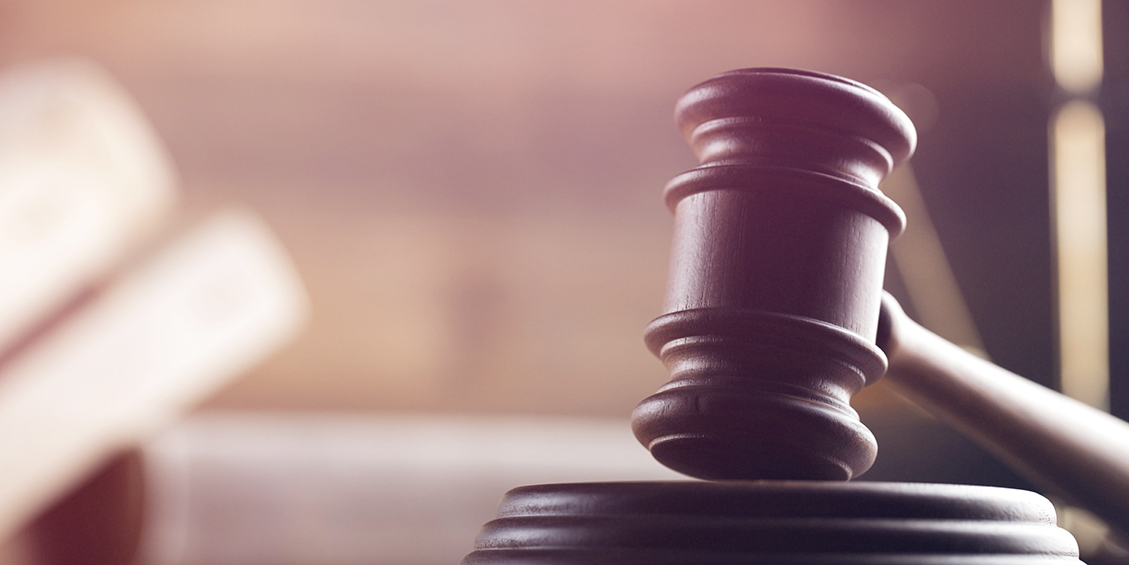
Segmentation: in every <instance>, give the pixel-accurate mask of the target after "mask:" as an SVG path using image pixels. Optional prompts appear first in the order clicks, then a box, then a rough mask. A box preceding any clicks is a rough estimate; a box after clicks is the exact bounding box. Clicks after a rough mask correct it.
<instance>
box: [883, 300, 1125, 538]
mask: <svg viewBox="0 0 1129 565" xmlns="http://www.w3.org/2000/svg"><path fill="white" fill-rule="evenodd" d="M878 346H879V347H880V348H882V350H883V351H885V352H886V356H887V357H888V359H889V361H890V368H889V370H888V371H887V373H886V376H885V379H886V380H887V381H888V382H889V384H890V385H891V386H892V388H894V389H895V390H896V391H897V392H899V393H900V394H902V395H903V396H905V397H906V398H908V399H910V400H912V401H913V402H914V403H916V404H918V405H919V406H921V407H922V408H924V409H925V410H927V411H928V412H930V413H931V414H933V415H934V416H936V417H938V418H939V419H941V420H943V421H945V422H947V423H948V424H950V425H952V426H953V427H954V428H956V429H958V430H959V431H961V432H962V433H964V434H965V435H967V436H968V437H969V438H970V439H972V440H973V441H975V442H977V443H979V444H980V445H981V446H982V447H984V448H985V449H987V450H989V451H991V452H992V453H994V454H995V455H997V456H998V457H1000V458H1001V459H1002V460H1003V461H1004V462H1006V463H1007V464H1008V465H1010V466H1011V467H1012V468H1013V469H1015V470H1016V471H1017V472H1019V473H1020V474H1022V475H1024V476H1025V477H1027V478H1028V479H1029V480H1031V481H1032V482H1034V483H1037V484H1040V485H1042V486H1044V487H1047V488H1049V489H1051V490H1052V491H1054V492H1056V493H1057V494H1059V495H1061V496H1063V497H1065V498H1066V499H1067V500H1069V501H1070V502H1072V503H1074V504H1077V505H1079V506H1081V507H1083V508H1086V509H1087V510H1089V511H1091V512H1093V513H1094V514H1096V515H1097V516H1099V517H1101V518H1102V519H1104V520H1105V521H1106V522H1107V523H1108V524H1109V525H1110V526H1112V527H1114V528H1115V529H1117V530H1118V531H1120V532H1121V533H1129V423H1126V422H1125V421H1123V420H1119V419H1117V418H1114V417H1113V416H1110V415H1109V414H1106V413H1105V412H1102V411H1100V410H1097V409H1094V408H1092V407H1090V406H1087V405H1085V404H1083V403H1081V402H1078V401H1076V400H1074V399H1071V398H1069V397H1066V396H1064V395H1062V394H1059V393H1057V392H1055V391H1052V390H1050V389H1048V388H1045V387H1043V386H1040V385H1038V384H1035V383H1033V382H1031V381H1029V380H1027V379H1025V378H1023V377H1020V376H1018V375H1016V374H1014V373H1011V372H1009V371H1007V370H1005V369H1003V368H1001V367H999V366H997V365H994V364H992V363H990V362H988V361H985V360H983V359H981V358H979V357H977V356H975V355H973V354H971V353H969V352H967V351H965V350H964V349H961V348H960V347H958V346H956V345H954V344H952V343H950V342H948V341H946V340H945V339H943V338H941V337H939V336H938V335H936V334H934V333H933V332H930V331H929V330H927V329H925V328H924V327H922V326H921V325H919V324H917V323H916V322H914V321H913V320H911V319H910V318H909V316H907V315H906V313H905V312H904V311H903V310H902V308H901V306H900V305H899V304H898V302H897V301H896V300H894V298H893V297H891V296H890V295H889V294H885V295H884V296H883V299H882V314H881V319H880V322H879V329H878Z"/></svg>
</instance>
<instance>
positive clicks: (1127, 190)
mask: <svg viewBox="0 0 1129 565" xmlns="http://www.w3.org/2000/svg"><path fill="white" fill-rule="evenodd" d="M1102 18H1103V25H1102V27H1103V30H1102V35H1103V42H1104V55H1103V56H1104V60H1105V74H1104V77H1103V82H1102V91H1101V98H1100V103H1101V108H1102V113H1103V114H1104V115H1105V121H1106V186H1107V189H1106V190H1107V196H1106V198H1107V210H1108V212H1107V214H1108V216H1107V217H1108V224H1109V227H1108V230H1109V340H1110V344H1109V345H1110V347H1109V353H1110V359H1109V361H1110V391H1109V392H1110V411H1111V412H1112V413H1113V414H1114V415H1116V416H1118V417H1120V418H1122V419H1129V3H1126V2H1124V1H1122V0H1105V1H1104V2H1102Z"/></svg>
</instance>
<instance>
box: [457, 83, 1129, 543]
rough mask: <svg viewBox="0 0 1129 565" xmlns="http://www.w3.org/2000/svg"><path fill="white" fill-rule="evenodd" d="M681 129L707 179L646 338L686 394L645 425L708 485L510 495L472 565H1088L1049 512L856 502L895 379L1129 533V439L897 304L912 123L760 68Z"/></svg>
mask: <svg viewBox="0 0 1129 565" xmlns="http://www.w3.org/2000/svg"><path fill="white" fill-rule="evenodd" d="M676 120H677V122H678V125H679V127H680V128H681V130H682V133H683V134H684V136H685V137H686V139H687V140H688V141H689V142H690V145H691V146H692V147H693V149H694V152H695V153H696V154H697V155H698V157H699V159H700V160H701V166H699V167H697V168H695V169H693V170H691V171H689V172H686V173H684V174H682V175H679V176H678V177H676V178H675V179H674V180H673V181H671V182H670V184H668V185H667V188H666V193H665V196H666V203H667V205H668V207H669V208H670V209H671V210H672V211H674V217H675V221H674V223H675V230H674V242H673V245H672V252H671V266H670V275H669V280H668V286H667V295H666V305H665V312H666V313H665V314H663V315H662V316H660V317H659V318H657V319H656V320H655V321H654V322H652V323H651V325H650V326H649V327H648V329H647V332H646V342H647V344H648V346H649V347H650V348H651V350H652V351H653V352H654V353H655V354H656V355H658V356H659V357H660V358H661V359H662V361H663V363H664V364H665V365H666V366H667V368H668V369H670V372H671V375H672V379H671V381H670V382H669V383H667V384H666V385H665V386H663V387H662V388H661V389H660V390H659V392H657V393H656V394H654V395H652V396H651V397H649V398H647V399H646V400H644V401H643V402H642V403H641V404H640V405H639V406H638V407H637V408H636V410H635V414H634V417H633V421H632V426H633V428H634V431H635V435H636V437H637V438H639V440H640V441H641V442H642V443H643V444H644V445H645V446H647V448H648V449H650V450H651V453H652V454H653V455H654V456H655V458H656V459H658V460H659V461H661V462H662V463H664V464H666V465H667V466H669V467H671V468H673V469H675V470H678V471H681V472H683V473H686V474H688V475H691V476H694V477H698V478H702V479H710V481H675V482H658V483H645V482H644V483H630V482H628V483H579V484H558V485H535V486H529V487H522V488H517V489H514V490H512V491H510V492H509V493H508V494H507V495H506V497H505V498H504V499H503V501H502V504H501V506H500V509H499V512H498V518H497V519H496V520H493V521H491V522H489V523H487V524H486V525H485V526H484V527H483V529H482V531H481V533H480V534H479V536H478V539H477V540H476V542H475V550H474V551H473V552H471V553H470V554H469V555H467V557H466V558H465V559H464V561H463V564H464V565H511V564H516V563H522V564H545V565H548V564H552V565H597V564H599V565H643V564H647V565H691V564H692V565H704V564H711V565H732V564H736V563H763V564H771V565H817V564H818V565H831V564H834V565H892V564H895V563H896V564H898V565H956V564H958V563H960V564H965V563H968V564H972V563H975V564H977V565H987V564H992V565H1005V564H1006V565H1020V564H1022V565H1051V564H1055V565H1065V564H1067V563H1080V561H1079V560H1078V546H1077V544H1076V543H1075V540H1074V539H1073V538H1072V537H1071V536H1070V534H1069V533H1067V532H1066V531H1065V530H1062V529H1060V528H1058V527H1057V526H1056V522H1055V512H1054V508H1053V506H1051V504H1050V503H1049V502H1048V501H1047V500H1046V499H1043V498H1042V497H1040V496H1038V495H1036V494H1034V493H1030V492H1025V491H1017V490H1012V489H999V488H992V487H974V486H966V485H937V484H914V483H881V482H854V483H848V482H844V481H847V480H848V479H851V478H853V477H856V476H858V475H859V474H861V473H863V472H864V471H866V469H867V468H869V467H870V465H871V463H873V461H874V459H875V456H876V453H877V445H876V442H875V440H874V436H873V435H872V434H871V433H870V431H869V430H867V428H866V427H865V426H863V425H862V423H861V422H860V421H859V418H858V414H857V413H856V412H855V411H854V410H853V409H852V408H851V407H850V404H849V401H850V397H851V396H852V395H853V394H854V393H856V392H858V391H859V390H860V389H862V387H864V386H866V385H868V384H870V383H873V382H874V381H876V380H877V379H879V378H881V377H882V376H883V374H884V373H886V372H887V366H888V367H889V376H888V377H887V378H888V379H889V380H890V381H891V382H892V383H894V384H895V385H896V386H897V387H898V389H899V390H901V391H902V392H903V393H904V394H906V395H907V396H909V397H910V398H912V399H914V400H916V401H917V402H918V403H920V404H921V405H922V406H923V407H925V408H927V409H929V410H931V411H933V413H935V414H937V415H938V416H940V417H942V418H944V419H946V420H948V421H950V422H951V423H953V424H954V425H956V426H957V427H958V428H960V429H962V430H964V431H966V432H967V433H969V435H971V436H972V437H973V438H974V439H977V440H980V441H981V443H983V444H985V445H986V446H987V447H988V448H989V449H991V450H993V451H995V452H996V453H998V454H1000V455H1001V456H1002V457H1003V458H1004V459H1005V460H1007V461H1009V462H1011V463H1012V464H1013V465H1014V466H1015V467H1016V468H1017V469H1019V470H1020V471H1022V472H1026V473H1027V474H1028V475H1029V476H1030V477H1031V478H1032V479H1034V480H1036V481H1038V482H1041V483H1043V484H1045V485H1048V486H1050V487H1053V488H1055V489H1057V490H1059V491H1060V492H1062V493H1063V494H1065V495H1066V496H1068V497H1069V498H1071V499H1073V500H1074V501H1075V502H1077V503H1078V504H1080V505H1082V506H1084V507H1086V508H1089V509H1090V510H1092V511H1094V512H1095V513H1096V514H1098V515H1099V516H1102V517H1104V518H1105V519H1106V520H1108V521H1110V523H1111V524H1113V525H1114V526H1116V527H1118V528H1121V529H1125V528H1126V526H1129V424H1125V423H1123V422H1120V421H1119V420H1116V419H1114V418H1111V417H1110V416H1108V415H1104V414H1101V413H1098V412H1096V411H1094V410H1091V409H1088V408H1086V407H1085V406H1083V405H1081V404H1079V403H1076V402H1074V401H1072V400H1069V399H1067V398H1065V397H1062V396H1061V395H1058V394H1057V393H1054V392H1052V391H1049V390H1046V389H1043V388H1041V387H1039V386H1038V385H1035V384H1033V383H1031V382H1029V381H1026V380H1025V379H1023V378H1021V377H1017V376H1015V375H1012V374H1010V373H1008V372H1007V371H1004V370H1003V369H1000V368H999V367H996V366H994V365H991V364H990V363H988V362H986V361H982V360H980V359H979V358H976V357H974V356H972V355H971V354H969V353H966V352H965V351H964V350H962V349H960V348H958V347H956V346H954V345H951V344H949V343H948V342H945V341H944V340H942V339H941V338H939V337H937V336H935V335H933V334H931V333H929V332H928V331H927V330H925V329H924V328H922V327H921V326H919V325H917V324H915V323H914V322H912V321H911V320H910V319H909V318H908V317H907V316H906V315H905V314H904V313H903V312H902V310H901V308H900V307H899V306H898V304H897V303H896V302H895V301H894V300H893V298H891V297H889V296H888V295H887V296H884V295H883V293H882V280H883V270H884V268H885V260H886V249H887V245H888V244H889V242H890V240H891V239H892V238H894V237H896V236H897V235H898V234H899V233H901V231H902V230H903V229H904V226H905V217H904V215H903V213H902V211H901V209H899V208H898V206H897V205H896V204H894V203H893V202H892V201H891V200H890V199H888V198H886V197H885V196H884V195H882V193H881V192H880V191H879V190H878V183H879V181H881V180H882V178H883V177H885V176H886V175H887V174H888V173H889V172H890V171H891V170H892V169H893V168H894V167H895V166H896V165H897V164H899V163H901V162H902V161H905V160H906V159H908V158H909V156H910V154H911V153H912V152H913V149H914V145H915V142H916V134H915V132H914V129H913V125H912V124H911V123H910V121H909V119H908V118H907V117H906V116H905V114H903V113H902V112H901V111H900V110H899V109H898V108H897V107H895V106H894V105H893V104H892V103H890V101H889V100H887V99H886V98H885V97H884V96H882V95H881V94H879V93H878V92H877V91H875V90H873V89H871V88H868V87H866V86H864V85H861V84H858V83H856V82H853V81H849V80H846V79H841V78H838V77H833V76H829V75H823V74H818V73H810V72H804V71H790V70H782V69H749V70H742V71H734V72H730V73H725V74H723V75H719V76H717V77H714V78H713V79H710V80H708V81H706V82H704V83H702V84H700V85H698V86H696V87H694V88H692V89H691V90H690V91H689V92H688V93H687V94H686V95H685V96H684V97H683V98H682V100H681V101H680V102H679V104H678V107H677V111H676ZM1113 436H1117V437H1116V439H1111V438H1112V437H1113ZM1114 444H1116V445H1114Z"/></svg>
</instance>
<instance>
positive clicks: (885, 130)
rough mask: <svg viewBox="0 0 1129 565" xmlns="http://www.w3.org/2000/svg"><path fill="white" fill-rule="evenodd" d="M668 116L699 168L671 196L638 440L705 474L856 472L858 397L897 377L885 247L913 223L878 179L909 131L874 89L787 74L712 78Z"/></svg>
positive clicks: (862, 439) (860, 433) (867, 453)
mask: <svg viewBox="0 0 1129 565" xmlns="http://www.w3.org/2000/svg"><path fill="white" fill-rule="evenodd" d="M675 119H676V121H677V123H678V126H679V128H680V129H681V131H682V133H683V135H684V136H685V137H686V140H687V141H688V142H689V143H690V145H691V146H692V147H693V149H694V152H695V154H696V155H697V156H698V158H699V160H700V161H701V166H699V167H697V168H695V169H692V170H690V171H688V172H686V173H683V174H682V175H679V176H678V177H675V178H674V180H672V181H671V182H670V184H668V185H667V187H666V192H665V199H666V204H667V206H668V207H669V208H670V209H671V210H672V211H673V212H674V216H675V229H674V242H673V245H672V252H671V263H670V275H669V279H668V285H667V294H666V304H665V308H664V312H665V314H664V315H663V316H661V317H659V318H658V319H656V320H655V321H654V322H652V323H651V325H650V326H649V327H648V328H647V332H646V341H647V345H648V347H650V349H651V351H653V352H654V353H655V354H656V355H658V356H659V357H660V358H661V359H662V361H663V363H664V364H665V365H666V367H667V368H668V369H669V370H670V372H671V376H672V380H671V381H670V382H669V383H668V384H667V385H665V386H664V387H663V388H661V389H660V390H659V392H658V393H656V394H654V395H652V396H651V397H649V398H647V399H646V400H644V401H643V402H642V403H641V404H640V405H639V406H638V407H637V408H636V409H635V413H634V416H633V422H632V427H633V428H634V431H635V435H636V437H637V438H639V440H640V441H641V442H642V443H643V444H644V445H646V446H647V448H648V449H650V450H651V453H652V454H653V455H654V457H655V458H656V459H658V460H659V461H660V462H662V463H663V464H665V465H667V466H669V467H671V468H673V469H675V470H678V471H681V472H683V473H686V474H689V475H693V476H696V477H700V478H705V479H822V480H847V479H850V478H852V477H854V476H857V475H859V474H861V473H862V472H864V471H866V469H868V468H869V467H870V465H871V464H872V463H873V461H874V457H875V455H876V453H877V444H876V442H875V440H874V436H873V435H872V434H871V433H870V431H869V430H868V429H866V427H865V426H863V425H862V423H861V422H860V421H859V419H858V414H857V413H856V412H855V411H854V410H853V409H852V408H851V407H850V405H849V400H850V397H851V396H852V395H853V394H855V393H856V392H858V391H859V390H860V389H861V388H862V387H863V386H865V385H867V384H869V383H871V382H873V381H875V380H877V379H878V378H880V377H881V376H882V374H883V373H884V372H885V370H886V358H885V356H884V355H883V354H882V352H881V350H879V349H878V348H877V347H876V346H875V345H874V339H875V334H876V331H877V325H878V313H879V305H880V304H879V303H880V299H881V291H882V279H883V271H884V269H885V260H886V248H887V246H888V244H889V242H890V240H891V239H892V238H894V237H897V235H898V234H900V233H901V231H902V230H903V229H904V227H905V216H904V215H903V214H902V211H901V209H899V208H898V206H897V205H896V204H894V203H893V202H892V201H890V200H889V199H888V198H886V197H885V196H883V195H882V193H881V192H879V190H878V183H879V181H881V180H882V178H884V177H885V176H886V175H887V174H888V173H889V172H890V171H891V170H892V169H893V168H894V167H895V166H897V165H898V164H899V163H901V162H903V161H905V160H906V159H908V158H909V156H910V155H911V154H912V152H913V148H914V145H915V143H916V133H915V132H914V129H913V124H912V123H910V121H909V118H907V117H906V115H905V114H904V113H902V112H901V111H900V110H899V109H898V108H897V107H896V106H894V105H893V104H892V103H891V102H890V101H889V100H887V99H886V98H885V97H884V96H882V95H881V94H880V93H878V92H877V91H875V90H873V89H871V88H869V87H867V86H864V85H862V84H859V83H856V82H853V81H850V80H846V79H842V78H838V77H834V76H830V75H824V74H818V73H812V72H805V71H792V70H783V69H747V70H740V71H733V72H730V73H725V74H722V75H719V76H717V77H714V78H712V79H710V80H708V81H706V82H704V83H702V84H699V85H698V86H696V87H694V88H692V89H691V90H690V91H689V92H687V93H686V95H685V96H683V97H682V99H681V100H680V101H679V103H678V106H677V110H676V112H675Z"/></svg>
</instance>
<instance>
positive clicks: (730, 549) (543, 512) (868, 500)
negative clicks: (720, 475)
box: [463, 481, 1079, 565]
mask: <svg viewBox="0 0 1129 565" xmlns="http://www.w3.org/2000/svg"><path fill="white" fill-rule="evenodd" d="M1077 555H1078V547H1077V545H1076V544H1075V542H1074V539H1073V538H1072V537H1071V536H1070V534H1069V533H1067V532H1066V531H1065V530H1061V529H1059V528H1057V527H1056V526H1055V515H1054V508H1053V507H1052V506H1051V505H1050V503H1049V502H1047V501H1046V499H1044V498H1042V497H1040V496H1038V495H1036V494H1034V493H1030V492H1026V491H1019V490H1011V489H1000V488H991V487H973V486H964V485H935V484H910V483H849V484H843V483H835V482H819V481H806V482H784V481H763V482H722V483H710V482H664V483H642V482H636V483H586V484H563V485H539V486H531V487H523V488H518V489H514V490H512V491H510V492H509V493H508V494H507V495H506V497H505V499H503V501H502V504H501V508H500V509H499V512H498V519H497V520H494V521H493V522H490V523H488V524H486V526H485V527H483V529H482V533H481V534H479V536H478V539H477V540H476V542H475V551H474V552H473V553H471V554H470V555H468V556H467V558H466V559H465V560H464V561H463V565H485V564H490V565H499V564H516V563H553V564H555V565H574V564H575V565H582V564H583V565H596V564H599V565H613V564H614V565H635V564H640V565H642V564H661V565H675V564H678V565H690V564H694V565H706V564H719V565H720V564H727V565H728V564H737V563H757V564H779V565H784V564H788V565H798V564H832V563H835V564H858V565H862V564H867V565H878V564H894V563H897V564H901V565H939V564H958V563H977V564H998V565H1002V564H1005V563H1009V564H1010V563H1015V564H1025V565H1034V564H1043V563H1079V561H1078V560H1077Z"/></svg>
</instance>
